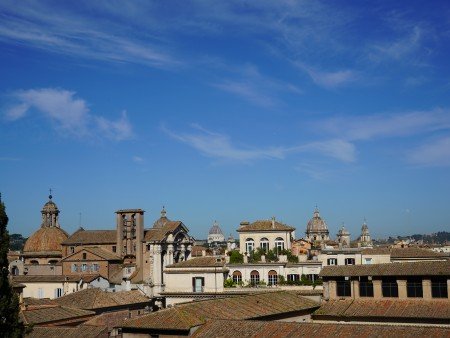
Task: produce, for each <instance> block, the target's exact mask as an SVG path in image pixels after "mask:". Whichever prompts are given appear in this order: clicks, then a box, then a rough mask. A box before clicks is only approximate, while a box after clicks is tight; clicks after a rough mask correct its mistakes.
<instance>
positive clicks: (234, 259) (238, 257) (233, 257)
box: [228, 250, 244, 264]
mask: <svg viewBox="0 0 450 338" xmlns="http://www.w3.org/2000/svg"><path fill="white" fill-rule="evenodd" d="M228 255H229V256H230V264H239V263H244V255H243V254H241V253H240V252H239V251H237V250H233V251H231V252H229V253H228Z"/></svg>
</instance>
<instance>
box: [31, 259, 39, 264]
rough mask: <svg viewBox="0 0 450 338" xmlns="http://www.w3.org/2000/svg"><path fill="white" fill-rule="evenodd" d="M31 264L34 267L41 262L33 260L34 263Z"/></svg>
mask: <svg viewBox="0 0 450 338" xmlns="http://www.w3.org/2000/svg"><path fill="white" fill-rule="evenodd" d="M30 264H32V265H39V262H38V261H36V260H32V261H30Z"/></svg>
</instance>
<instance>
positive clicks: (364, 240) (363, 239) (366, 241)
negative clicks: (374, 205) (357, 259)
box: [359, 218, 372, 246]
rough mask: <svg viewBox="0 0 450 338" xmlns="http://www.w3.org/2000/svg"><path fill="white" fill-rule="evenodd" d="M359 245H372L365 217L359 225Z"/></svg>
mask: <svg viewBox="0 0 450 338" xmlns="http://www.w3.org/2000/svg"><path fill="white" fill-rule="evenodd" d="M359 241H360V243H361V246H372V239H371V238H370V233H369V227H368V226H367V223H366V219H365V218H364V223H363V224H362V227H361V236H360V237H359Z"/></svg>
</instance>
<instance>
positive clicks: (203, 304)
mask: <svg viewBox="0 0 450 338" xmlns="http://www.w3.org/2000/svg"><path fill="white" fill-rule="evenodd" d="M318 306H319V304H318V303H316V302H314V301H312V300H310V299H307V298H304V297H301V296H299V295H298V294H297V293H296V292H288V291H280V292H268V293H257V294H251V295H245V296H240V297H232V298H221V299H213V300H205V301H198V302H191V303H185V304H180V305H176V306H175V307H174V308H170V309H165V310H161V311H157V312H154V313H151V314H149V315H145V316H141V317H139V318H135V319H131V320H128V321H127V322H125V323H124V327H131V328H133V327H137V328H146V329H160V330H171V329H177V330H188V329H190V328H191V327H194V326H197V325H200V324H203V323H204V322H205V320H207V319H230V320H231V319H256V318H263V317H269V316H274V315H282V314H285V313H291V312H299V311H302V310H309V309H310V310H313V309H315V308H317V307H318Z"/></svg>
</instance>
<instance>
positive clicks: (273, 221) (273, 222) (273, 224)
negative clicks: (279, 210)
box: [272, 216, 275, 229]
mask: <svg viewBox="0 0 450 338" xmlns="http://www.w3.org/2000/svg"><path fill="white" fill-rule="evenodd" d="M272 229H275V216H272Z"/></svg>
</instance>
